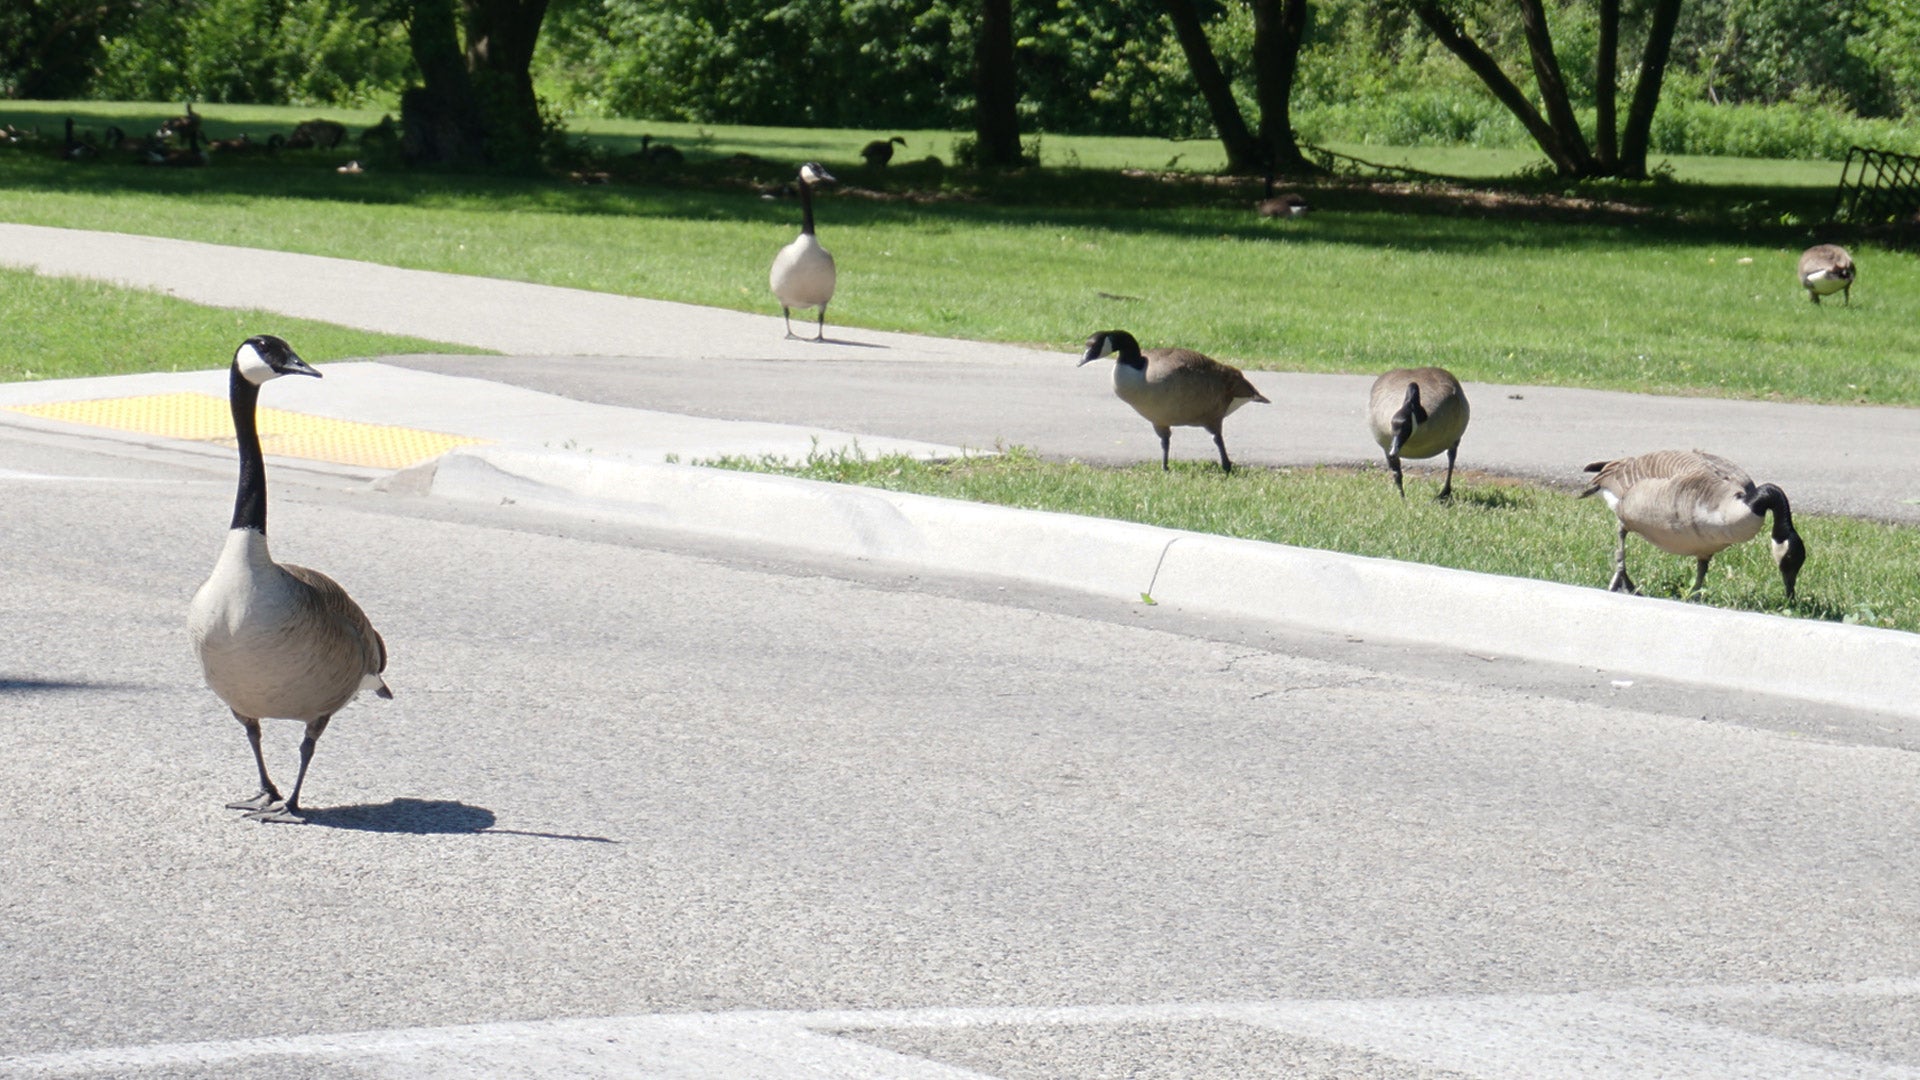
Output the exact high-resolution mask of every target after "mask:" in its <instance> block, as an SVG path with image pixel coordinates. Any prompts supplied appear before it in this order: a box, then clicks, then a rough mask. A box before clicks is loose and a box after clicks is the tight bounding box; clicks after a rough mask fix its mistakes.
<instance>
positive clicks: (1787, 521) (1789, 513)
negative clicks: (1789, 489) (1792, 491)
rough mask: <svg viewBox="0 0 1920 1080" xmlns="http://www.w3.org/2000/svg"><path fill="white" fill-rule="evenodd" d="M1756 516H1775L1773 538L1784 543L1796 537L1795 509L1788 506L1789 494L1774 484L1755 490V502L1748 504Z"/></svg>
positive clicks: (1761, 486) (1764, 485)
mask: <svg viewBox="0 0 1920 1080" xmlns="http://www.w3.org/2000/svg"><path fill="white" fill-rule="evenodd" d="M1747 505H1748V506H1749V507H1751V508H1752V509H1753V512H1754V513H1756V514H1767V513H1771V514H1772V515H1773V538H1774V539H1775V540H1777V541H1784V540H1786V539H1787V538H1788V537H1790V536H1792V535H1794V531H1793V508H1792V507H1791V506H1789V505H1788V504H1787V493H1786V492H1784V491H1781V490H1780V489H1779V487H1777V486H1775V485H1773V484H1761V485H1760V486H1759V487H1758V488H1756V489H1754V493H1753V500H1752V501H1751V502H1749V503H1747Z"/></svg>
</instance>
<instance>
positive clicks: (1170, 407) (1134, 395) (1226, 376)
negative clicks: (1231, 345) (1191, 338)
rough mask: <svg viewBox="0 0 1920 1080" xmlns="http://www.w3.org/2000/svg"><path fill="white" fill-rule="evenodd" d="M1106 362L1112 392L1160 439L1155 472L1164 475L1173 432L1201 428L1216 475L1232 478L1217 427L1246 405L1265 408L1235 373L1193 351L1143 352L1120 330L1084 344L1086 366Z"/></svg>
mask: <svg viewBox="0 0 1920 1080" xmlns="http://www.w3.org/2000/svg"><path fill="white" fill-rule="evenodd" d="M1106 356H1111V357H1113V358H1114V364H1113V392H1114V394H1115V395H1116V396H1118V397H1119V398H1120V400H1121V401H1124V402H1126V403H1127V404H1129V405H1131V406H1133V411H1134V412H1137V413H1139V414H1140V415H1141V416H1143V417H1145V418H1146V421H1147V423H1149V424H1152V425H1153V433H1154V434H1155V435H1158V436H1160V468H1161V469H1163V470H1164V469H1166V468H1168V465H1167V457H1168V452H1169V450H1170V444H1171V442H1172V439H1173V429H1174V428H1176V427H1199V428H1205V429H1206V430H1207V433H1208V434H1209V435H1212V436H1213V444H1214V445H1215V446H1217V447H1219V448H1220V469H1221V471H1222V472H1229V473H1230V472H1232V471H1233V462H1232V461H1230V460H1228V458H1227V441H1226V439H1225V438H1223V437H1222V436H1221V434H1220V423H1221V421H1223V420H1225V419H1226V418H1227V414H1228V413H1231V412H1233V410H1235V409H1237V408H1239V407H1240V406H1242V405H1245V404H1246V403H1247V402H1249V401H1258V402H1261V403H1263V404H1265V403H1266V402H1267V399H1266V397H1265V396H1264V395H1262V394H1261V393H1260V391H1259V390H1256V389H1254V385H1253V384H1252V383H1250V382H1248V381H1247V377H1246V376H1245V375H1244V374H1242V373H1241V371H1240V369H1239V368H1237V367H1233V366H1231V365H1229V364H1223V363H1221V362H1220V361H1218V360H1215V359H1213V358H1212V357H1209V356H1203V355H1201V354H1200V353H1197V352H1194V351H1193V350H1192V349H1148V350H1147V351H1145V352H1142V351H1140V342H1139V341H1137V340H1135V338H1134V336H1133V335H1132V334H1129V333H1127V332H1126V331H1125V330H1102V331H1100V332H1099V333H1097V334H1094V335H1093V336H1092V337H1090V338H1088V339H1087V352H1086V355H1085V356H1082V357H1081V358H1080V364H1081V365H1086V364H1089V363H1092V362H1093V361H1095V360H1098V359H1100V358H1102V357H1106Z"/></svg>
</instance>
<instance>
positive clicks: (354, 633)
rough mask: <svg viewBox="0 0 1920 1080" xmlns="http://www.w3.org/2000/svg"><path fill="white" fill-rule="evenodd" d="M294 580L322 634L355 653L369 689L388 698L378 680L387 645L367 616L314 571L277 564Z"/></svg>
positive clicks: (334, 584) (384, 665)
mask: <svg viewBox="0 0 1920 1080" xmlns="http://www.w3.org/2000/svg"><path fill="white" fill-rule="evenodd" d="M280 568H281V569H282V570H285V571H286V572H287V573H288V574H289V575H290V576H292V577H293V579H294V580H295V581H298V582H300V583H301V584H303V585H305V586H306V587H307V588H308V589H309V590H310V592H309V594H308V595H309V599H310V603H309V605H308V612H309V615H310V617H311V618H312V619H313V620H314V621H315V623H317V624H318V626H319V628H320V629H321V630H322V632H323V633H325V634H326V635H328V636H329V637H331V638H332V639H334V640H337V641H341V642H343V643H345V644H346V645H347V646H348V647H349V648H350V649H351V651H352V652H351V653H350V654H349V655H351V654H352V653H357V654H358V656H359V659H360V662H361V668H360V671H361V673H362V674H363V675H365V676H366V677H367V682H368V685H369V686H370V688H372V689H374V691H375V692H376V693H378V694H379V695H380V696H381V697H392V696H393V692H392V691H391V690H388V689H387V684H386V681H385V680H383V679H381V678H380V675H381V673H383V672H385V671H386V670H387V642H386V639H384V638H382V637H381V636H380V631H378V630H375V629H374V628H373V623H372V622H371V621H370V620H368V618H367V613H366V612H364V611H362V610H360V605H359V604H356V603H354V602H353V597H351V596H348V595H347V590H345V589H343V588H341V587H340V583H339V582H337V581H335V580H333V579H332V578H330V577H328V576H327V575H325V574H323V573H321V572H320V571H318V570H314V569H311V568H310V567H305V566H295V565H293V564H291V563H281V564H280Z"/></svg>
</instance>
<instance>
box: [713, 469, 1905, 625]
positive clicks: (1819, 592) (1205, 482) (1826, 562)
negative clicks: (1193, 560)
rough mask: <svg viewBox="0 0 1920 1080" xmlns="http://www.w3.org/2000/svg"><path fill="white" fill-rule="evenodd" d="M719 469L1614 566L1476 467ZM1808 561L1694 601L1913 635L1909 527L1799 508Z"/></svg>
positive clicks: (1519, 562)
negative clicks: (1787, 587)
mask: <svg viewBox="0 0 1920 1080" xmlns="http://www.w3.org/2000/svg"><path fill="white" fill-rule="evenodd" d="M708 464H717V465H720V466H723V467H728V468H737V469H747V470H752V471H760V472H776V473H782V474H785V475H791V476H801V477H806V478H808V479H814V480H826V481H832V482H836V483H851V484H862V485H866V486H869V487H878V488H885V489H887V490H890V491H909V492H916V493H919V494H926V495H941V496H946V497H948V498H957V499H970V500H973V501H976V502H987V503H996V504H999V505H1003V506H1017V507H1022V508H1025V509H1032V510H1052V511H1058V512H1061V513H1069V514H1081V515H1086V516H1090V517H1103V518H1113V519H1116V520H1121V521H1135V522H1141V523H1143V524H1148V525H1160V526H1164V527H1167V528H1174V529H1186V530H1191V531H1196V532H1206V533H1216V534H1219V535H1224V536H1235V537H1242V538H1245V539H1250V540H1264V541H1269V542H1272V543H1278V544H1291V545H1295V546H1298V547H1310V548H1321V549H1325V550H1330V551H1342V552H1348V553H1351V554H1355V555H1371V556H1378V557H1381V558H1390V559H1399V560H1403V561H1407V562H1419V563H1427V564H1430V565H1434V566H1449V567H1454V568H1457V569H1461V570H1477V571H1481V572H1483V573H1489V574H1504V575H1507V576H1510V577H1526V578H1537V579H1540V580H1543V581H1558V582H1563V583H1566V584H1570V585H1590V586H1593V587H1595V588H1605V587H1606V584H1607V581H1608V579H1609V578H1610V577H1611V575H1612V573H1613V549H1614V537H1615V532H1614V530H1615V527H1616V526H1615V523H1614V518H1613V515H1612V514H1611V513H1609V512H1608V510H1607V508H1606V505H1605V504H1604V503H1602V502H1600V501H1599V500H1598V499H1578V498H1575V497H1574V496H1573V494H1571V493H1569V492H1564V491H1555V490H1550V489H1547V488H1542V487H1537V486H1532V485H1528V484H1524V483H1520V482H1518V481H1509V480H1503V479H1498V478H1492V477H1487V476H1484V475H1478V474H1473V473H1458V474H1456V475H1455V478H1454V499H1453V501H1452V502H1451V503H1441V502H1438V501H1436V500H1435V499H1434V498H1433V497H1432V496H1433V493H1434V492H1436V491H1438V490H1439V482H1438V478H1437V476H1432V475H1429V474H1428V473H1427V472H1425V471H1419V472H1415V471H1411V470H1410V471H1409V472H1408V474H1407V498H1406V499H1405V500H1404V501H1403V500H1402V499H1401V498H1400V497H1399V496H1397V495H1395V494H1394V491H1393V482H1392V480H1391V479H1390V478H1389V477H1388V476H1387V474H1386V472H1385V470H1384V469H1372V468H1369V469H1362V470H1357V471H1356V470H1349V469H1334V468H1325V467H1319V468H1295V469H1263V468H1258V467H1240V468H1236V469H1235V470H1234V471H1233V473H1232V474H1231V475H1228V474H1224V473H1222V472H1220V470H1219V468H1218V467H1216V466H1214V465H1210V464H1204V463H1200V462H1176V463H1175V464H1174V466H1173V471H1172V472H1171V473H1163V472H1161V470H1160V468H1159V467H1158V466H1156V465H1153V464H1151V463H1148V464H1143V465H1138V466H1134V467H1131V468H1126V469H1111V468H1098V467H1094V466H1090V465H1085V464H1080V463H1078V462H1058V461H1047V460H1044V459H1041V458H1039V457H1037V456H1035V455H1034V454H1032V453H1030V452H1027V451H1023V450H1017V449H1016V450H1013V451H1011V452H1009V453H1006V454H1004V455H1001V456H997V457H974V458H968V459H965V460H961V461H955V462H944V463H927V462H923V461H917V460H914V459H912V458H897V457H884V458H865V457H860V456H857V455H826V456H820V457H816V458H815V459H813V460H812V461H810V462H808V463H805V464H802V465H789V464H786V463H781V462H775V461H767V460H758V461H752V460H744V459H737V458H736V459H723V460H722V461H719V462H709V463H708ZM1794 524H1795V526H1796V527H1797V528H1799V530H1800V532H1801V536H1802V537H1803V538H1804V539H1805V540H1806V544H1807V551H1808V556H1807V563H1806V566H1805V567H1804V568H1803V569H1802V571H1801V574H1800V580H1799V582H1798V585H1797V594H1798V595H1797V597H1796V599H1795V600H1794V601H1793V602H1791V603H1789V602H1788V601H1787V600H1786V597H1785V592H1784V590H1783V589H1782V587H1781V583H1780V574H1779V571H1778V569H1776V568H1775V566H1774V565H1773V560H1772V558H1771V556H1770V555H1769V554H1768V551H1767V545H1766V543H1764V536H1765V533H1764V532H1763V533H1762V538H1763V539H1762V540H1761V541H1756V542H1753V543H1748V544H1742V545H1740V546H1738V547H1735V548H1730V549H1728V550H1727V551H1725V552H1723V553H1721V554H1720V555H1719V556H1718V557H1716V558H1715V559H1714V561H1713V566H1712V569H1711V571H1710V572H1709V574H1708V576H1707V587H1706V592H1705V596H1704V602H1706V603H1710V604H1714V605H1717V606H1721V607H1729V608H1738V609H1742V610H1747V611H1761V612H1769V613H1773V614H1779V615H1791V616H1796V617H1801V618H1812V619H1825V620H1831V621H1845V622H1850V623H1861V624H1865V625H1869V626H1881V627H1890V628H1895V629H1900V630H1907V631H1916V630H1920V594H1916V593H1915V591H1914V589H1913V588H1912V581H1913V575H1912V567H1913V566H1915V565H1917V564H1920V530H1916V529H1912V528H1903V527H1900V526H1895V525H1883V524H1878V523H1873V522H1865V521H1856V520H1853V519H1849V518H1836V517H1820V516H1812V515H1805V514H1796V515H1795V516H1794ZM1627 567H1628V571H1629V573H1631V574H1632V576H1633V579H1634V582H1635V583H1636V584H1637V585H1639V586H1640V588H1641V590H1642V591H1643V592H1644V593H1645V594H1646V595H1648V596H1663V597H1681V596H1684V594H1685V592H1686V590H1688V589H1690V588H1691V587H1692V585H1693V572H1694V564H1693V560H1692V559H1688V558H1680V557H1677V556H1673V555H1667V554H1665V553H1663V552H1661V551H1659V550H1658V549H1656V548H1654V547H1653V546H1651V545H1650V544H1648V543H1646V542H1645V541H1643V540H1641V539H1640V538H1639V537H1637V536H1636V537H1629V538H1628V541H1627Z"/></svg>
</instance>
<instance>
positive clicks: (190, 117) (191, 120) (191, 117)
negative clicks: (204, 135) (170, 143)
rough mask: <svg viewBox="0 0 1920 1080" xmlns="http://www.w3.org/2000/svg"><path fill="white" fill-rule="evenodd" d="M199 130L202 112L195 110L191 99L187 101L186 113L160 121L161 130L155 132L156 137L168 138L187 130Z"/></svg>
mask: <svg viewBox="0 0 1920 1080" xmlns="http://www.w3.org/2000/svg"><path fill="white" fill-rule="evenodd" d="M199 130H200V114H199V113H197V112H194V111H193V102H191V101H189V102H187V112H186V115H184V116H170V117H168V118H167V119H165V120H162V121H160V128H159V130H157V131H155V132H154V133H153V134H154V137H155V138H160V139H167V138H171V137H173V136H175V135H179V134H183V133H185V132H189V131H193V132H197V131H199Z"/></svg>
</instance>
